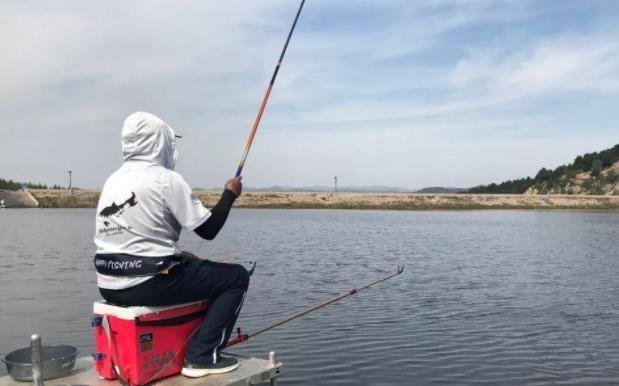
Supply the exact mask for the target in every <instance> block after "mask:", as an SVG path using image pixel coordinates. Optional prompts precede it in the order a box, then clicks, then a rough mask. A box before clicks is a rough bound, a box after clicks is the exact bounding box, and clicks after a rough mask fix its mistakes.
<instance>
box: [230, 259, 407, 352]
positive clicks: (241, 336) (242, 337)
mask: <svg viewBox="0 0 619 386" xmlns="http://www.w3.org/2000/svg"><path fill="white" fill-rule="evenodd" d="M402 271H404V266H403V265H402V266H401V267H400V266H399V265H398V267H397V270H396V272H395V273H392V274H390V275H388V276H385V277H383V278H381V279H378V280H376V281H374V282H372V283H370V284H368V285H366V286H364V287H361V288H353V289H352V290H350V291H348V292H345V293H343V294H341V295H339V296H337V297H335V298H333V299H331V300H327V301H326V302H323V303H320V304H317V305H315V306H313V307H310V308H308V309H305V310H303V311H301V312H298V313H296V314H294V315H292V316H289V317H287V318H286V319H283V320H281V321H279V322H277V323H275V324H272V325H270V326H267V327H264V328H262V329H260V330H258V331H254V332H253V333H251V334H242V333H241V329H240V328H237V329H236V331H237V334H238V336H237V337H236V338H235V339H232V340H231V341H229V342H228V344H227V345H226V348H227V347H230V346H234V345H235V344H239V343H242V342H245V341H246V340H248V339H249V338H253V337H254V336H256V335H260V334H262V333H263V332H267V331H269V330H272V329H274V328H275V327H278V326H281V325H282V324H284V323H288V322H290V321H291V320H294V319H297V318H300V317H301V316H303V315H307V314H309V313H310V312H312V311H316V310H317V309H319V308H322V307H325V306H327V305H329V304H332V303H335V302H338V301H340V300H342V299H344V298H346V297H348V296H351V295H354V294H356V293H357V292H359V291H362V290H364V289H367V288H370V287H372V286H374V285H376V284H378V283H382V282H384V281H387V280H389V279H391V278H392V277H395V276H398V275H399V274H401V273H402Z"/></svg>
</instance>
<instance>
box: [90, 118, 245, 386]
mask: <svg viewBox="0 0 619 386" xmlns="http://www.w3.org/2000/svg"><path fill="white" fill-rule="evenodd" d="M178 137H179V136H177V135H175V133H174V131H173V130H172V128H170V126H168V125H167V124H166V123H165V122H164V121H162V120H161V119H159V118H158V117H156V116H154V115H152V114H149V113H145V112H136V113H133V114H131V115H130V116H129V117H128V118H127V119H126V120H125V122H124V125H123V128H122V153H123V157H124V163H123V165H122V166H121V167H120V168H119V169H118V170H116V171H115V172H114V173H113V174H112V175H111V176H110V177H109V178H108V179H107V181H106V182H105V185H104V187H103V191H102V192H101V197H100V199H99V204H98V206H97V218H96V232H95V238H94V240H95V244H96V247H97V253H96V255H95V268H96V269H97V284H98V287H99V291H100V292H101V295H102V296H103V298H104V299H105V300H106V301H108V302H111V303H115V304H120V305H126V306H165V305H173V304H179V303H187V302H192V301H199V300H205V299H206V300H208V301H209V308H208V312H207V314H206V317H205V319H204V321H203V323H202V325H201V327H200V329H199V331H198V333H197V334H196V335H195V336H194V337H192V338H191V340H190V341H189V344H188V346H187V351H186V356H185V364H184V366H183V369H182V374H183V375H185V376H188V377H202V376H205V375H209V374H219V373H225V372H228V371H232V370H234V369H236V368H237V367H238V365H239V361H238V359H237V358H234V357H226V356H222V355H221V354H220V351H221V350H222V349H223V348H224V347H225V346H226V344H227V342H228V339H229V338H230V333H231V332H232V330H233V328H234V324H235V323H236V319H237V317H238V315H239V312H240V310H241V306H242V303H243V299H244V297H245V293H246V291H247V288H248V286H249V274H248V272H247V270H246V269H245V268H243V267H242V266H240V265H237V264H222V263H215V262H211V261H208V260H201V259H199V258H198V257H196V256H195V255H193V254H191V253H188V252H183V251H181V250H180V249H179V248H178V245H177V242H178V239H179V235H180V232H181V229H185V230H188V231H194V232H195V233H197V234H198V235H199V236H200V237H202V238H204V239H207V240H212V239H214V238H215V236H216V235H217V234H218V232H219V231H220V230H221V228H222V227H223V225H224V223H225V222H226V219H227V217H228V213H229V212H230V208H231V207H232V204H233V203H234V200H235V199H236V198H237V197H238V196H239V195H240V194H241V191H242V187H243V185H242V183H241V177H236V178H233V179H231V180H229V181H228V182H226V184H225V190H224V192H223V194H222V195H221V198H220V200H219V202H218V203H217V204H216V205H215V206H214V207H213V208H212V209H211V210H210V211H209V210H208V209H206V208H205V207H204V206H203V205H202V203H201V202H200V200H198V199H197V198H196V197H195V196H194V195H193V194H192V190H191V188H190V187H189V185H188V184H187V182H186V181H185V180H184V179H183V177H182V176H181V175H180V174H178V173H177V172H175V171H174V167H175V164H176V160H177V155H178V152H177V151H176V146H175V144H176V138H178Z"/></svg>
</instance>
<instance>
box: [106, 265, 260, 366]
mask: <svg viewBox="0 0 619 386" xmlns="http://www.w3.org/2000/svg"><path fill="white" fill-rule="evenodd" d="M248 286H249V274H248V272H247V270H246V269H245V268H244V267H243V266H241V265H238V264H223V263H214V262H212V261H208V260H194V261H188V262H185V263H182V264H180V265H177V266H175V267H173V268H172V269H171V270H170V272H169V273H168V274H165V275H164V274H162V275H157V276H155V277H153V278H152V279H150V280H148V281H146V282H144V283H142V284H139V285H137V286H135V287H131V288H127V289H123V290H108V289H103V288H100V289H99V291H100V292H101V295H102V296H103V298H104V299H105V300H107V301H108V302H111V303H116V304H121V305H127V306H167V305H172V304H179V303H187V302H192V301H198V300H208V302H209V306H208V309H207V313H206V317H205V318H204V322H202V325H201V327H200V330H199V331H198V333H197V334H196V335H195V336H194V337H193V338H192V339H191V340H190V341H189V344H188V345H187V354H186V356H185V360H186V361H187V362H189V363H192V364H208V363H214V362H215V361H217V356H218V355H219V351H221V350H222V349H223V348H224V347H226V344H227V343H228V339H230V334H231V333H232V330H233V329H234V324H235V323H236V319H237V317H238V316H239V312H240V311H241V306H242V305H243V299H244V298H245V293H246V292H247V288H248Z"/></svg>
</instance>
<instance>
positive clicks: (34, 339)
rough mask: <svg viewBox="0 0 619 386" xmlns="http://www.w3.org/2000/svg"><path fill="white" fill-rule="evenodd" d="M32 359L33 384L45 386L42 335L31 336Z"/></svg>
mask: <svg viewBox="0 0 619 386" xmlns="http://www.w3.org/2000/svg"><path fill="white" fill-rule="evenodd" d="M30 350H31V351H30V360H31V362H32V384H33V385H34V386H43V367H42V365H41V351H42V350H43V349H42V347H41V336H40V335H39V334H32V336H30Z"/></svg>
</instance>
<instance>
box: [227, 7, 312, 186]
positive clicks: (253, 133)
mask: <svg viewBox="0 0 619 386" xmlns="http://www.w3.org/2000/svg"><path fill="white" fill-rule="evenodd" d="M303 4H305V0H302V1H301V5H300V6H299V10H298V11H297V15H296V16H295V18H294V22H293V23H292V28H290V32H289V33H288V38H287V39H286V44H284V48H283V49H282V53H281V55H280V56H279V60H278V61H277V65H276V66H275V71H273V77H272V78H271V81H270V82H269V86H268V87H267V91H266V92H265V93H264V98H262V103H261V104H260V109H259V110H258V115H257V116H256V119H255V120H254V126H253V127H252V129H251V132H250V133H249V139H248V140H247V144H246V145H245V151H243V157H242V158H241V162H240V163H239V167H238V169H236V174H235V177H239V176H240V175H241V172H242V171H243V166H245V160H247V155H248V154H249V149H250V148H251V144H252V142H254V137H255V136H256V131H257V130H258V125H260V119H262V114H263V113H264V108H265V107H266V105H267V102H268V100H269V96H270V95H271V90H272V89H273V84H275V78H277V73H278V72H279V67H280V66H281V65H282V61H283V60H284V55H285V54H286V49H287V48H288V43H290V38H291V37H292V33H293V32H294V27H295V26H296V25H297V21H298V20H299V15H301V10H302V9H303Z"/></svg>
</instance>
